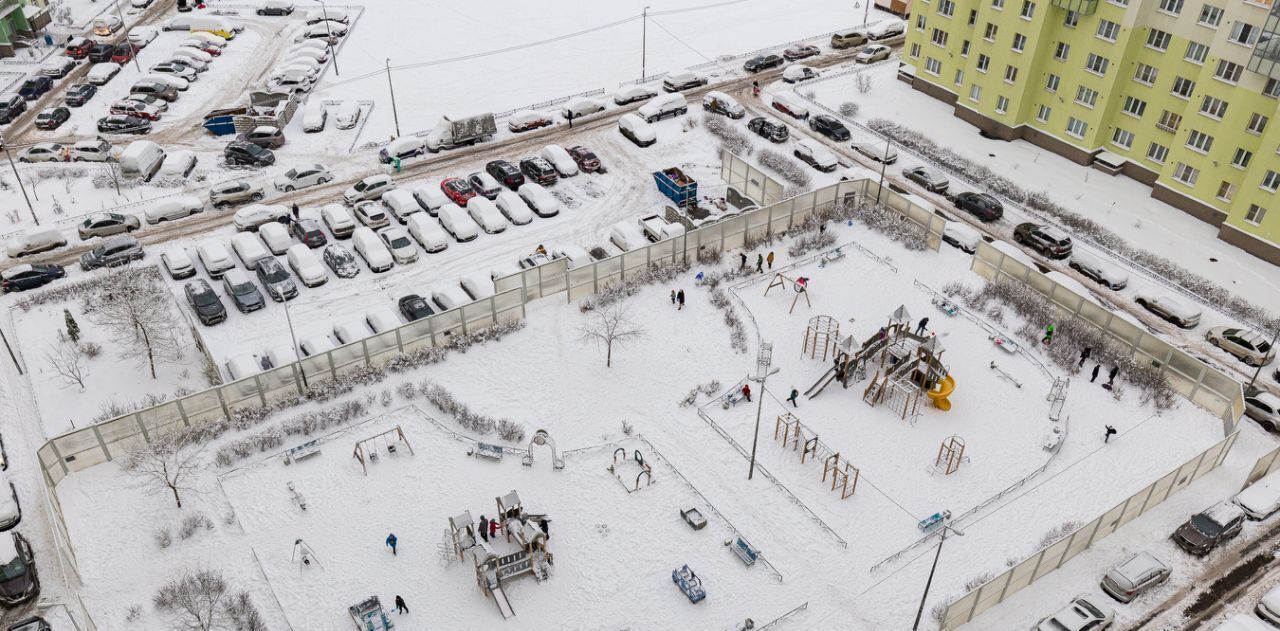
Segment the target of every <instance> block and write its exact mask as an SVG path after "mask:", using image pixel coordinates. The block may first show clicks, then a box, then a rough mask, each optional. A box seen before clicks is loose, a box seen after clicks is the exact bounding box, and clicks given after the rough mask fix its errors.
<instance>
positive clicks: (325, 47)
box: [289, 39, 329, 52]
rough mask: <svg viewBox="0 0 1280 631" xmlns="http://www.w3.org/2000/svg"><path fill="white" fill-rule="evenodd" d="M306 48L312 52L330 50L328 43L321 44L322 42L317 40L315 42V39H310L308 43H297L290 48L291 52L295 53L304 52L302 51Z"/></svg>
mask: <svg viewBox="0 0 1280 631" xmlns="http://www.w3.org/2000/svg"><path fill="white" fill-rule="evenodd" d="M304 48H310V49H311V50H322V51H328V50H329V45H328V44H327V43H325V42H320V41H316V40H314V39H309V40H306V41H302V42H297V43H296V44H294V45H293V46H291V47H290V48H289V52H293V51H295V50H302V49H304Z"/></svg>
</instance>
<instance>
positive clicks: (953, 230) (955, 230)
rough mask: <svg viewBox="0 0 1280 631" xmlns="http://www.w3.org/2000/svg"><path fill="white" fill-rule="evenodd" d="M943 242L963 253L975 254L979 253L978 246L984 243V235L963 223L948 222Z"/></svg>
mask: <svg viewBox="0 0 1280 631" xmlns="http://www.w3.org/2000/svg"><path fill="white" fill-rule="evenodd" d="M942 240H943V241H945V242H947V243H949V244H951V245H952V246H954V247H956V248H959V249H960V250H961V251H964V252H967V253H969V254H973V253H974V252H977V251H978V244H979V243H981V242H982V233H981V232H978V231H977V230H974V229H973V228H972V227H971V226H969V224H966V223H964V222H962V221H948V222H947V224H946V226H944V227H943V229H942Z"/></svg>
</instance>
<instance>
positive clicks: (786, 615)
mask: <svg viewBox="0 0 1280 631" xmlns="http://www.w3.org/2000/svg"><path fill="white" fill-rule="evenodd" d="M807 609H809V601H807V600H806V601H804V602H803V603H801V604H800V606H799V607H796V608H795V609H792V610H791V611H788V612H787V613H784V614H782V615H781V616H778V617H777V618H774V619H773V620H770V621H769V622H766V623H764V624H763V625H761V626H760V627H759V629H760V631H764V630H765V629H772V628H774V627H777V626H778V625H780V624H782V623H783V622H786V621H788V620H790V619H792V618H794V617H795V616H796V615H797V614H799V613H800V612H801V611H805V610H807Z"/></svg>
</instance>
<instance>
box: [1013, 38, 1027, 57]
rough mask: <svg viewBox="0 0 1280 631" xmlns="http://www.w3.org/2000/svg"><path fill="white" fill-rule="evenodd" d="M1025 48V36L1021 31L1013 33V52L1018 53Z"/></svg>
mask: <svg viewBox="0 0 1280 631" xmlns="http://www.w3.org/2000/svg"><path fill="white" fill-rule="evenodd" d="M1026 49H1027V36H1026V35H1023V34H1022V33H1014V34H1013V52H1015V53H1020V52H1022V51H1024V50H1026Z"/></svg>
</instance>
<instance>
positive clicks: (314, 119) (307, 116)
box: [302, 99, 329, 134]
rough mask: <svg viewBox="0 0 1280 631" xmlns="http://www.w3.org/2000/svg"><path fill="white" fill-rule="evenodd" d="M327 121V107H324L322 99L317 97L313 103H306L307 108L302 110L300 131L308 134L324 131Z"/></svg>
mask: <svg viewBox="0 0 1280 631" xmlns="http://www.w3.org/2000/svg"><path fill="white" fill-rule="evenodd" d="M327 122H329V108H327V107H325V104H324V101H321V100H319V99H317V100H316V102H315V103H308V104H307V108H306V109H305V110H303V112H302V131H304V132H306V133H308V134H311V133H315V132H318V131H324V126H325V123H327Z"/></svg>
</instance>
